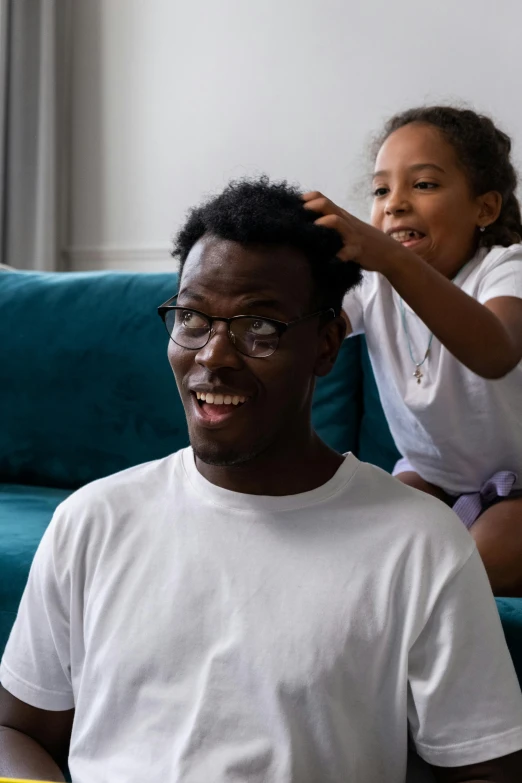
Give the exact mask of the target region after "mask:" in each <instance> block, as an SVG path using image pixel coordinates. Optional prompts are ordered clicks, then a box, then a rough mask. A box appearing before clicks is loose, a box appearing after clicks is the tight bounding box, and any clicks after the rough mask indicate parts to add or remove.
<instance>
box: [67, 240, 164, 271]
mask: <svg viewBox="0 0 522 783" xmlns="http://www.w3.org/2000/svg"><path fill="white" fill-rule="evenodd" d="M63 261H64V268H65V269H66V270H67V271H68V272H94V271H100V270H104V269H106V270H111V271H114V272H175V271H176V270H177V267H178V263H177V261H175V260H174V259H173V258H172V257H171V256H170V247H167V246H165V247H104V246H101V247H68V248H66V249H65V250H64V251H63Z"/></svg>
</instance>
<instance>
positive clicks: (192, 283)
mask: <svg viewBox="0 0 522 783" xmlns="http://www.w3.org/2000/svg"><path fill="white" fill-rule="evenodd" d="M317 217H318V216H317V215H314V214H312V213H310V212H307V211H306V210H305V209H304V208H303V207H302V203H301V200H300V195H299V193H298V192H297V191H295V190H293V189H291V188H289V187H288V186H286V185H285V184H279V185H274V184H270V183H269V182H268V181H267V180H266V179H261V180H259V181H254V182H248V181H247V182H240V183H235V184H234V183H233V184H232V185H230V186H229V187H228V188H227V189H226V190H225V191H224V193H223V194H221V195H220V196H219V197H217V198H214V199H212V200H211V201H209V202H208V203H207V204H206V205H204V206H203V207H201V208H199V209H196V210H194V211H193V212H192V213H191V215H190V216H189V218H188V221H187V224H186V225H185V227H184V229H183V230H182V231H181V233H180V234H179V236H178V240H177V248H176V252H177V254H178V256H179V257H180V261H181V270H182V272H181V281H180V290H179V294H178V296H177V297H174V298H173V299H172V300H170V301H169V302H168V303H166V305H165V306H163V307H162V308H160V311H161V314H162V316H163V318H164V320H165V323H166V325H167V328H168V330H169V333H170V335H171V338H172V339H171V340H170V341H169V351H168V353H169V360H170V363H171V365H172V369H173V372H174V375H175V377H176V381H177V384H178V388H179V392H180V394H181V397H182V400H183V403H184V406H185V411H186V415H187V420H188V426H189V433H190V440H191V444H192V448H191V449H187V450H185V451H182V452H179V453H177V454H174V455H172V456H170V457H168V458H166V459H163V460H159V461H157V462H153V463H149V464H147V465H141V466H138V467H136V468H132V469H130V470H127V471H124V472H123V473H120V474H118V475H115V476H111V477H109V478H106V479H103V480H101V481H97V482H95V483H93V484H91V485H89V486H87V487H85V488H83V489H81V490H80V491H79V492H77V493H76V494H75V495H73V496H72V497H71V498H69V499H68V500H67V501H66V502H65V503H64V504H62V506H61V507H60V508H59V509H58V510H57V512H56V514H55V516H54V518H53V521H52V522H51V524H50V526H49V529H48V530H47V532H46V534H45V536H44V539H43V541H42V544H41V546H40V548H39V551H38V553H37V555H36V557H35V561H34V564H33V567H32V570H31V574H30V578H29V582H28V586H27V589H26V592H25V594H24V598H23V600H22V604H21V608H20V613H19V616H18V619H17V621H16V624H15V627H14V630H13V633H12V635H11V638H10V641H9V643H8V646H7V649H6V652H5V656H4V659H3V663H2V667H1V679H2V684H3V691H2V697H1V706H0V725H2V726H3V727H4V729H3V731H1V732H0V774H11V775H16V776H17V777H33V778H47V779H49V780H62V779H63V778H62V777H61V773H60V771H59V765H63V764H64V762H65V761H66V760H67V758H68V761H69V766H70V770H71V774H72V778H73V780H74V781H75V783H94V781H96V783H103V782H104V781H107V783H109V782H110V783H132V781H136V783H137V782H138V781H143V780H148V781H158V783H159V782H160V781H168V782H169V783H178V781H179V783H210V782H212V783H225V781H245V783H247V782H248V783H250V782H252V783H290V782H291V783H326V781H331V782H332V783H347V782H348V781H353V783H380V781H383V783H384V782H386V783H403V781H404V778H405V774H406V761H407V745H408V727H409V732H410V736H411V741H412V742H413V743H414V745H415V747H416V749H417V751H418V753H419V754H420V756H422V757H423V758H424V759H425V760H426V761H427V762H429V764H430V765H431V766H432V769H433V772H434V773H435V777H436V779H437V780H438V781H445V782H446V783H448V782H450V781H454V782H456V781H476V780H495V781H503V782H504V783H506V782H507V781H510V782H511V783H514V781H520V780H521V779H522V777H521V771H522V765H521V753H520V749H521V748H522V699H521V695H520V690H519V687H518V683H517V681H516V678H515V674H514V671H513V667H512V664H511V661H510V659H509V654H508V651H507V649H506V645H505V642H504V639H503V636H502V631H501V628H500V623H499V619H498V615H497V612H496V608H495V604H494V601H493V597H492V594H491V590H490V588H489V585H488V581H487V578H486V575H485V573H484V569H483V567H482V564H481V562H480V559H479V557H478V556H477V553H476V550H475V547H474V544H473V541H472V539H471V537H470V536H469V535H468V533H467V532H466V530H465V529H464V528H463V526H462V525H461V524H460V523H459V522H458V520H457V519H456V517H454V515H453V513H452V512H451V511H450V510H449V509H447V508H446V507H445V506H443V505H442V504H440V503H439V502H438V501H436V500H434V499H433V498H430V497H428V496H426V495H423V494H421V493H417V492H416V491H414V490H412V489H410V488H408V487H406V486H404V485H402V484H400V483H399V482H398V481H396V480H394V479H392V478H391V477H389V476H387V475H386V474H384V473H383V472H381V471H380V470H377V469H376V468H373V467H371V466H368V465H363V464H361V463H359V462H358V461H357V459H355V458H354V457H353V456H351V455H348V456H345V457H343V456H341V455H339V454H337V453H336V452H334V451H332V450H331V449H329V448H328V447H327V446H326V445H325V444H324V443H322V442H321V441H320V440H319V438H318V436H317V435H316V434H315V433H314V431H313V429H312V427H311V423H310V409H311V402H312V395H313V390H314V379H315V378H316V377H317V376H322V375H325V374H327V373H328V372H329V371H330V369H331V368H332V366H333V364H334V362H335V358H336V355H337V353H338V351H339V347H340V345H341V343H342V340H343V338H344V336H345V322H344V320H343V318H342V317H341V315H340V313H341V304H342V298H343V295H344V293H345V292H346V290H347V289H348V288H350V287H351V286H353V285H354V284H356V283H357V281H358V278H359V270H358V268H357V267H355V266H353V265H350V264H343V263H342V262H340V261H338V260H336V259H335V255H336V253H337V252H338V251H339V249H340V247H341V240H340V238H339V237H338V235H337V234H336V233H335V232H334V231H331V230H330V229H327V228H324V227H318V226H315V225H314V220H315V218H317ZM69 744H70V748H69Z"/></svg>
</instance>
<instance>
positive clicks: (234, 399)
mask: <svg viewBox="0 0 522 783" xmlns="http://www.w3.org/2000/svg"><path fill="white" fill-rule="evenodd" d="M232 405H239V397H232Z"/></svg>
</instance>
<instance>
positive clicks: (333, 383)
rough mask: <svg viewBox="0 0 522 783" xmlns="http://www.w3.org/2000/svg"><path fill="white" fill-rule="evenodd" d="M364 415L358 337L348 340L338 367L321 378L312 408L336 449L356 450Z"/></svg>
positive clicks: (315, 419)
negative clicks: (362, 414) (362, 415)
mask: <svg viewBox="0 0 522 783" xmlns="http://www.w3.org/2000/svg"><path fill="white" fill-rule="evenodd" d="M360 417H361V357H360V348H359V340H358V338H354V339H353V340H345V341H344V343H343V345H342V347H341V350H340V351H339V356H338V357H337V361H336V363H335V366H334V369H333V370H332V372H331V373H330V375H327V376H326V377H325V378H319V379H318V381H317V384H316V388H315V396H314V405H313V409H312V421H313V425H314V427H315V429H316V431H317V432H318V434H319V435H320V436H321V438H322V439H323V440H324V441H325V442H326V443H328V445H329V446H331V447H332V448H333V449H336V450H337V451H340V452H341V453H344V452H346V451H353V452H355V450H356V448H357V442H358V437H359V420H360Z"/></svg>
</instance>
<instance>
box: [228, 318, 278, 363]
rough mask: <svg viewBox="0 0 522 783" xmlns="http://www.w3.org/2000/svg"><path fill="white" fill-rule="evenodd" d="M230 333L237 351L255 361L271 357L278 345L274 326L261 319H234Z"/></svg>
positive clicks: (276, 330)
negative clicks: (252, 357) (253, 358)
mask: <svg viewBox="0 0 522 783" xmlns="http://www.w3.org/2000/svg"><path fill="white" fill-rule="evenodd" d="M230 333H231V335H232V337H233V340H234V344H235V346H236V348H237V349H238V351H241V353H244V354H246V356H254V357H256V358H257V359H261V358H263V357H265V356H271V355H272V354H273V353H274V351H275V350H276V348H277V346H278V345H279V331H278V329H277V327H276V325H275V324H273V323H272V322H271V321H265V320H263V319H262V318H236V319H235V320H234V321H232V323H231V325H230Z"/></svg>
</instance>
